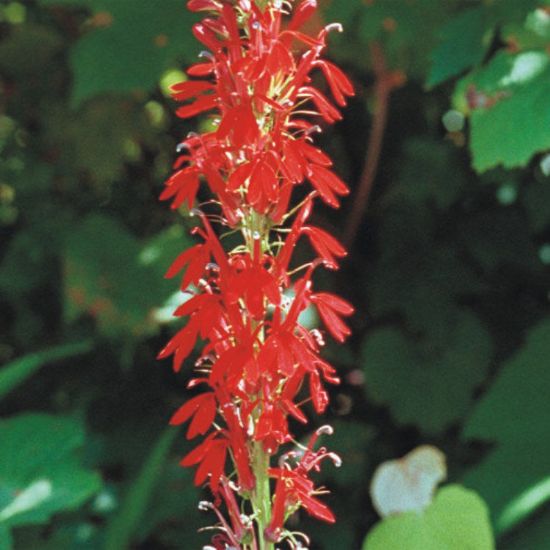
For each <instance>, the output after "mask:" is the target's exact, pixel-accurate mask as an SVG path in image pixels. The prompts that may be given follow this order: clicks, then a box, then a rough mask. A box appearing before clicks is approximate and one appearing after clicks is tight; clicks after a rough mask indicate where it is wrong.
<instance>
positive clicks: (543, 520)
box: [499, 507, 550, 550]
mask: <svg viewBox="0 0 550 550" xmlns="http://www.w3.org/2000/svg"><path fill="white" fill-rule="evenodd" d="M549 540H550V507H547V508H546V510H543V512H542V513H539V514H537V515H536V516H535V517H534V518H532V520H530V521H528V522H526V523H525V524H522V525H521V526H520V528H519V529H518V530H517V531H514V532H513V533H510V535H508V536H506V537H504V538H503V540H502V541H501V543H500V545H499V548H500V550H523V549H526V550H527V549H528V550H548V541H549Z"/></svg>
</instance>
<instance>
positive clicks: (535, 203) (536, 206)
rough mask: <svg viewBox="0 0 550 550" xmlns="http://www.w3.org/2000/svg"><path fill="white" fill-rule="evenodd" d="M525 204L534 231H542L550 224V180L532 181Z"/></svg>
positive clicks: (526, 193)
mask: <svg viewBox="0 0 550 550" xmlns="http://www.w3.org/2000/svg"><path fill="white" fill-rule="evenodd" d="M523 204H524V206H525V209H526V211H527V214H528V216H529V225H530V227H531V230H532V231H533V233H542V231H544V230H545V229H546V228H547V227H548V226H549V225H550V181H537V182H530V183H529V185H528V186H527V189H526V190H525V194H524V197H523Z"/></svg>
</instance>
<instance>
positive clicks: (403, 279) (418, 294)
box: [367, 176, 483, 348]
mask: <svg viewBox="0 0 550 550" xmlns="http://www.w3.org/2000/svg"><path fill="white" fill-rule="evenodd" d="M451 179H452V176H451ZM407 181H409V180H407ZM413 183H414V182H413ZM399 192H400V191H396V193H399ZM403 193H411V194H412V193H414V191H405V190H403ZM395 199H397V195H396V196H395ZM390 200H391V202H390V207H389V208H387V209H385V210H384V219H383V221H382V222H381V230H380V235H379V239H378V240H379V243H380V247H381V250H382V256H381V258H380V260H379V261H378V262H376V264H374V266H373V267H372V268H371V271H370V273H369V276H368V279H367V280H368V285H369V286H368V293H369V308H370V312H371V313H372V314H374V315H376V316H383V315H387V314H392V313H395V312H400V313H402V314H403V316H404V318H405V320H406V322H407V325H408V327H409V328H410V330H411V331H413V332H417V333H419V334H421V335H423V336H425V337H426V338H427V339H429V343H430V345H433V346H436V347H438V348H443V347H445V346H446V345H447V340H448V337H447V335H448V333H449V332H450V331H452V327H453V325H454V323H455V322H456V318H457V315H458V306H457V301H458V299H459V298H460V297H461V296H464V295H468V294H474V293H477V292H479V291H480V290H481V289H482V288H483V287H482V286H481V284H480V282H479V280H478V278H477V276H476V275H475V274H474V272H473V271H472V270H471V268H470V267H469V266H468V265H467V264H465V263H464V262H463V261H462V260H461V258H460V256H459V253H458V250H457V249H456V247H455V245H454V244H453V243H452V242H449V241H447V242H436V241H435V233H436V230H435V221H434V217H433V216H431V215H430V212H429V211H428V210H427V208H426V207H421V206H420V205H418V204H417V205H415V204H414V202H412V201H397V200H392V199H390Z"/></svg>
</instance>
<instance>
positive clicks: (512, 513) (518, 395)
mask: <svg viewBox="0 0 550 550" xmlns="http://www.w3.org/2000/svg"><path fill="white" fill-rule="evenodd" d="M549 354H550V321H549V320H546V321H544V322H542V323H541V324H539V325H538V326H536V327H535V328H533V329H532V330H531V331H530V332H529V334H528V335H527V341H526V344H525V347H524V348H523V349H521V350H520V351H519V352H518V353H517V354H516V355H515V356H514V357H513V358H512V359H510V360H509V361H508V362H507V363H506V364H505V365H504V367H503V370H502V371H501V372H500V373H499V376H498V377H497V379H496V380H495V382H494V384H493V385H492V386H491V388H490V389H489V391H488V392H487V393H486V394H485V396H484V397H483V399H482V400H481V401H480V402H479V405H478V406H477V407H476V408H475V410H474V412H473V414H472V416H471V417H470V418H469V419H468V421H467V422H466V426H465V430H464V437H465V438H468V439H472V438H475V439H481V440H485V441H489V442H493V443H495V444H496V445H497V446H496V448H495V450H493V451H491V452H490V453H489V455H488V456H487V458H486V459H485V460H484V461H482V462H481V464H480V465H479V466H477V467H475V468H473V469H472V470H471V471H470V472H469V473H468V475H467V476H466V478H465V483H466V484H467V485H468V486H470V487H472V488H474V489H476V490H477V491H479V493H480V494H481V495H482V496H483V497H484V498H485V499H486V501H487V503H488V504H489V506H490V508H491V514H492V517H493V520H494V523H495V527H496V530H497V531H498V532H502V531H506V530H508V529H510V528H512V527H513V526H514V525H515V524H517V523H518V522H520V521H522V520H523V519H524V518H525V517H527V516H528V515H530V514H532V513H533V512H534V511H535V510H536V509H537V508H538V507H540V506H541V505H542V504H544V502H546V501H548V500H550V481H549V480H550V466H549V462H548V455H549V453H550V444H549V439H548V426H549V425H550V407H549V406H548V395H550V371H549V369H548V356H549Z"/></svg>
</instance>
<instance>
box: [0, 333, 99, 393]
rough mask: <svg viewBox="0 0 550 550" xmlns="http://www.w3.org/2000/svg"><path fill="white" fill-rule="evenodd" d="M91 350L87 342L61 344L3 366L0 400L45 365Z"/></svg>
mask: <svg viewBox="0 0 550 550" xmlns="http://www.w3.org/2000/svg"><path fill="white" fill-rule="evenodd" d="M91 349H92V343H91V342H88V341H85V342H78V343H74V344H63V345H61V346H56V347H54V348H50V349H46V350H42V351H39V352H37V353H33V354H30V355H25V356H24V357H20V358H19V359H16V360H15V361H12V362H11V363H8V364H7V365H3V366H2V367H1V368H0V400H1V399H2V398H3V397H5V396H6V395H7V394H8V393H9V392H10V391H12V390H13V389H14V388H16V387H17V386H19V385H20V384H22V383H23V382H24V381H25V380H27V378H29V377H31V376H32V375H33V374H34V373H35V372H36V371H37V370H38V369H39V368H41V367H42V366H44V365H45V364H47V363H50V362H55V361H59V360H61V359H67V358H69V357H74V356H77V355H82V354H84V353H87V352H89V351H90V350H91Z"/></svg>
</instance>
